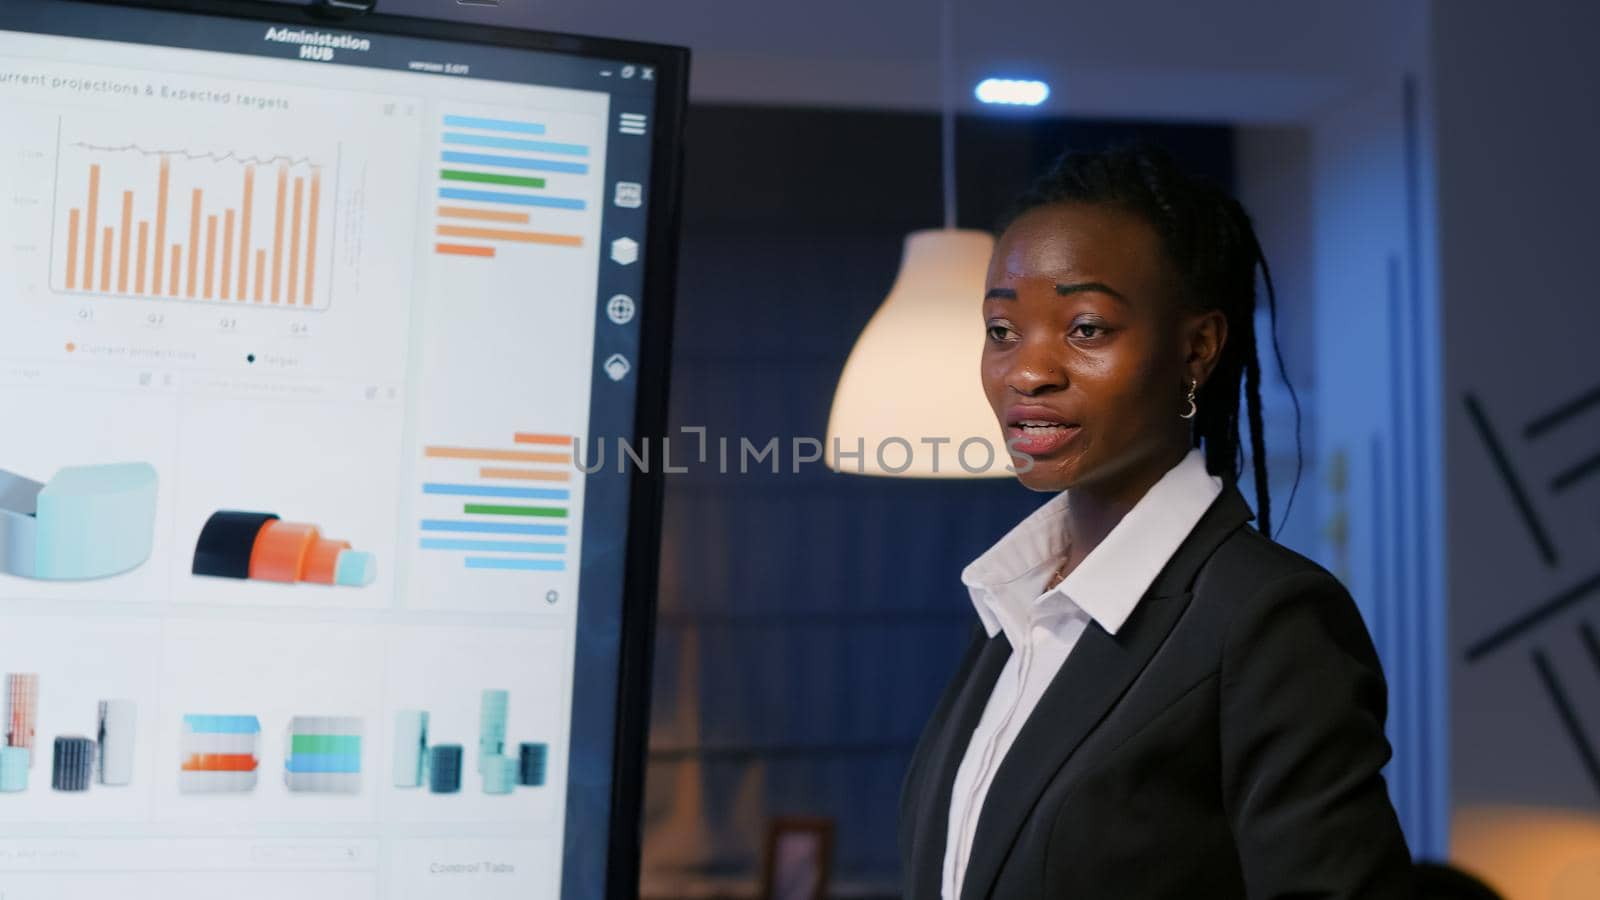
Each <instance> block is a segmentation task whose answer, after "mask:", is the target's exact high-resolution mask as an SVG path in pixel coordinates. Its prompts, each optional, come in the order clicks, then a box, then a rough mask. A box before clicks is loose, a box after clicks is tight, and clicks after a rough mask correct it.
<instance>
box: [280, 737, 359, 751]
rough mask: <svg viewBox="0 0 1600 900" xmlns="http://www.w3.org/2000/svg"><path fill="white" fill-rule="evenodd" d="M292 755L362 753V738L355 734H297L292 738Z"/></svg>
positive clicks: (290, 748) (290, 745) (290, 747)
mask: <svg viewBox="0 0 1600 900" xmlns="http://www.w3.org/2000/svg"><path fill="white" fill-rule="evenodd" d="M289 752H291V753H341V754H343V753H350V754H354V753H360V752H361V736H360V735H355V734H297V735H294V736H293V737H291V738H290V743H289Z"/></svg>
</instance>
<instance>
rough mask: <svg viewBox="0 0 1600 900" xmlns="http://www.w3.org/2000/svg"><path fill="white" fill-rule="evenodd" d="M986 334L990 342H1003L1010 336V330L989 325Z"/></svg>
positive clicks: (1002, 326) (1000, 326) (1001, 326)
mask: <svg viewBox="0 0 1600 900" xmlns="http://www.w3.org/2000/svg"><path fill="white" fill-rule="evenodd" d="M988 334H989V340H991V341H1004V340H1006V339H1007V338H1009V337H1010V336H1011V329H1010V328H1007V327H1006V326H1004V325H990V326H989V328H988Z"/></svg>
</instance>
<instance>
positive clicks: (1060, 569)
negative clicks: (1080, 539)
mask: <svg viewBox="0 0 1600 900" xmlns="http://www.w3.org/2000/svg"><path fill="white" fill-rule="evenodd" d="M1069 562H1072V545H1071V544H1068V545H1067V552H1066V558H1065V559H1063V560H1062V561H1061V565H1059V566H1056V570H1055V571H1054V572H1052V573H1050V580H1049V581H1048V582H1046V583H1045V586H1044V589H1045V590H1047V591H1048V590H1053V589H1054V588H1055V586H1056V585H1058V584H1060V583H1061V582H1063V581H1065V580H1066V578H1067V575H1066V572H1065V571H1064V570H1065V569H1066V568H1067V563H1069Z"/></svg>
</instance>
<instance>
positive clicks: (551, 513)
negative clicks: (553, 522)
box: [465, 503, 567, 519]
mask: <svg viewBox="0 0 1600 900" xmlns="http://www.w3.org/2000/svg"><path fill="white" fill-rule="evenodd" d="M465 510H466V512H467V513H469V514H471V513H476V514H478V515H482V516H548V517H550V518H556V519H565V518H566V517H567V511H566V509H565V508H564V507H560V506H499V505H496V504H492V503H468V504H467V505H466V507H465Z"/></svg>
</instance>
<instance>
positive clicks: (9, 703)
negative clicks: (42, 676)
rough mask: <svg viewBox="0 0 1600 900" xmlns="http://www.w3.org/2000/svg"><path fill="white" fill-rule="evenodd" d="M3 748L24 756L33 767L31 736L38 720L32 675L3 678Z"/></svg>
mask: <svg viewBox="0 0 1600 900" xmlns="http://www.w3.org/2000/svg"><path fill="white" fill-rule="evenodd" d="M5 700H6V708H5V714H6V715H5V730H6V733H5V745H6V746H7V747H16V748H19V749H22V750H25V751H27V752H28V765H29V766H30V767H32V765H33V740H34V732H35V731H36V730H37V728H38V724H37V723H38V720H39V676H38V675H37V674H36V673H33V672H12V673H10V674H8V675H6V693H5Z"/></svg>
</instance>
